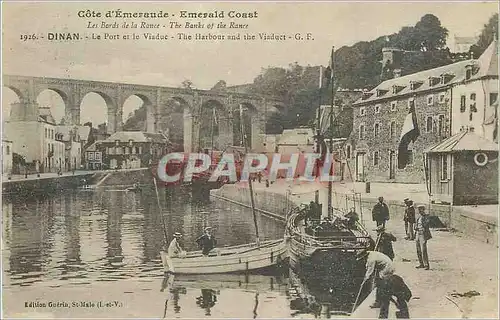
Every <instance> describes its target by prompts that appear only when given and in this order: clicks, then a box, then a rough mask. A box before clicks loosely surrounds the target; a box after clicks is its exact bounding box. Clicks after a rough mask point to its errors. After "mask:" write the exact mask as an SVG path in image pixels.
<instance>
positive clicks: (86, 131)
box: [56, 126, 91, 141]
mask: <svg viewBox="0 0 500 320" xmlns="http://www.w3.org/2000/svg"><path fill="white" fill-rule="evenodd" d="M75 129H76V131H77V132H78V135H79V136H80V140H83V141H87V140H88V139H89V135H90V129H91V128H90V127H89V126H57V128H56V131H57V132H58V133H61V134H62V135H63V141H69V134H70V132H71V130H75Z"/></svg>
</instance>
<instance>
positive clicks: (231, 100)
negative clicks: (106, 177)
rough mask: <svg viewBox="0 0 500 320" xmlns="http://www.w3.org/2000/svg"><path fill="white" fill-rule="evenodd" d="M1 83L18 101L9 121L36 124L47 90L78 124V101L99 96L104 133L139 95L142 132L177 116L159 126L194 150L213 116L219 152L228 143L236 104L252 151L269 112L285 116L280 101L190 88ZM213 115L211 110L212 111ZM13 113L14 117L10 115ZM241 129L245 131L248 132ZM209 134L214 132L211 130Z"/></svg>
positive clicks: (28, 80) (9, 79)
mask: <svg viewBox="0 0 500 320" xmlns="http://www.w3.org/2000/svg"><path fill="white" fill-rule="evenodd" d="M3 85H4V86H5V87H8V88H10V89H12V90H13V91H14V92H15V93H16V94H17V95H18V97H19V103H15V104H13V105H12V112H11V119H12V118H15V119H22V120H24V121H36V120H37V119H38V108H39V106H38V104H37V102H36V101H37V97H38V95H39V94H40V93H41V92H42V91H44V90H47V89H48V90H52V91H54V92H56V93H58V94H59V95H60V97H61V98H62V100H63V101H64V103H65V120H66V122H67V123H68V124H74V125H79V124H81V123H80V108H81V102H82V100H83V98H84V97H85V95H86V94H88V93H90V92H93V93H97V94H99V95H100V96H101V97H102V98H103V99H104V101H105V102H106V105H107V115H108V123H107V130H108V132H107V133H108V134H112V133H114V132H116V131H121V130H122V129H123V121H122V113H123V104H124V102H125V100H126V99H127V98H128V97H130V96H133V95H135V96H137V97H139V98H140V99H141V100H142V101H143V103H144V106H145V107H146V109H147V120H146V123H147V124H146V131H148V132H159V131H160V130H162V126H161V122H162V115H168V114H169V113H175V112H177V113H180V114H181V117H180V118H178V120H179V121H174V120H172V118H168V117H167V120H165V117H163V122H165V121H170V122H181V121H180V119H183V121H182V122H183V124H179V123H177V125H178V126H180V127H181V128H180V129H181V130H182V132H183V134H182V135H183V144H184V150H186V151H187V150H191V151H194V150H195V149H197V148H198V147H199V141H200V138H201V137H200V135H207V133H206V130H205V133H200V132H201V131H202V130H201V128H202V127H205V128H206V127H207V122H208V123H210V122H211V121H212V120H211V119H212V114H215V116H214V118H216V119H217V120H216V123H217V124H216V126H217V130H216V131H217V134H218V135H217V139H216V140H217V141H216V142H217V145H218V146H219V148H222V147H225V146H228V145H232V144H233V138H234V137H233V135H234V130H233V129H234V128H233V124H234V119H235V117H239V111H238V110H239V106H240V105H243V107H244V110H245V112H246V113H247V114H246V116H247V117H248V118H249V119H248V124H247V125H248V127H249V128H248V129H250V128H251V129H250V130H249V131H251V132H249V137H250V140H251V147H252V148H256V147H258V146H259V144H260V139H259V134H260V133H264V128H265V124H266V122H267V120H268V119H269V117H270V116H271V115H272V114H273V113H284V112H286V108H285V106H284V103H283V102H282V101H280V100H278V99H276V98H274V97H266V96H257V95H250V94H245V93H238V92H231V91H228V90H197V89H189V88H186V89H184V88H170V87H162V86H151V85H139V84H126V83H115V82H102V81H89V80H78V79H64V78H45V77H31V76H17V75H4V76H3ZM214 108H215V109H216V111H217V112H213V110H212V109H214ZM12 115H14V117H12ZM248 129H246V130H248ZM211 130H213V128H212V129H211Z"/></svg>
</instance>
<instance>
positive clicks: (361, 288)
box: [351, 279, 367, 314]
mask: <svg viewBox="0 0 500 320" xmlns="http://www.w3.org/2000/svg"><path fill="white" fill-rule="evenodd" d="M366 280H367V279H364V280H363V282H362V283H361V286H360V287H359V291H358V295H357V296H356V300H355V301H354V306H353V307H352V311H351V314H352V313H354V310H355V309H356V306H357V304H358V300H359V296H360V295H361V291H362V290H363V287H364V286H365V283H366Z"/></svg>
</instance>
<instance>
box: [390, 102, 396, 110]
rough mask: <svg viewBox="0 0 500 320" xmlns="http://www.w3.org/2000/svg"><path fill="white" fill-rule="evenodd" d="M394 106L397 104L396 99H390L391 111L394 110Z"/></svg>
mask: <svg viewBox="0 0 500 320" xmlns="http://www.w3.org/2000/svg"><path fill="white" fill-rule="evenodd" d="M396 106H397V102H396V101H392V102H391V111H396Z"/></svg>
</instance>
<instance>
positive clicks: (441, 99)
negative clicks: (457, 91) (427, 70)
mask: <svg viewBox="0 0 500 320" xmlns="http://www.w3.org/2000/svg"><path fill="white" fill-rule="evenodd" d="M445 101H446V95H445V94H444V92H443V93H440V94H439V96H438V103H444V102H445Z"/></svg>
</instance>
